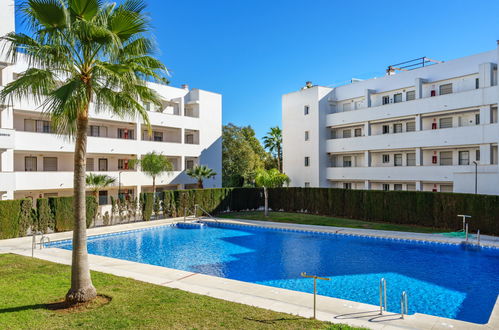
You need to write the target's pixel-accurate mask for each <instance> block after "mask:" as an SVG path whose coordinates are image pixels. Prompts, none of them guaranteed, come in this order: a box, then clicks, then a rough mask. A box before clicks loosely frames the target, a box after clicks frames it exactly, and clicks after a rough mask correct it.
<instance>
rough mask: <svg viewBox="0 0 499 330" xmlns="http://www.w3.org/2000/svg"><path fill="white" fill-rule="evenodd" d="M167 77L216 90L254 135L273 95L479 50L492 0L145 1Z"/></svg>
mask: <svg viewBox="0 0 499 330" xmlns="http://www.w3.org/2000/svg"><path fill="white" fill-rule="evenodd" d="M147 2H148V3H149V12H150V13H151V16H152V20H153V21H152V23H153V26H154V29H155V35H156V39H157V42H158V45H159V47H160V49H161V54H160V57H161V59H162V60H163V62H164V63H165V64H166V65H167V66H168V67H169V68H170V70H171V73H172V77H171V85H172V86H180V85H181V84H183V83H188V84H189V85H190V86H191V87H196V88H201V89H206V90H210V91H214V92H218V93H221V94H223V122H224V123H229V122H232V123H235V124H237V125H251V126H252V127H253V128H255V130H256V133H257V136H258V137H259V138H261V137H262V136H263V135H264V134H265V132H266V131H267V130H268V128H269V127H271V126H275V125H280V124H281V95H282V94H285V93H288V92H291V91H294V90H297V89H299V88H300V87H301V86H302V85H304V83H305V81H307V80H311V81H312V82H313V83H314V84H319V85H326V86H327V85H331V84H337V83H341V82H344V81H347V80H349V79H350V78H352V77H355V78H370V77H374V76H380V75H383V74H384V69H385V68H386V66H388V65H390V64H395V63H398V62H402V61H405V60H409V59H413V58H416V57H421V56H427V57H430V58H434V59H438V60H449V59H453V58H457V57H462V56H466V55H471V54H474V53H478V52H482V51H487V50H490V49H493V48H495V47H496V40H497V39H499V24H498V23H499V20H498V19H497V13H498V12H499V1H497V0H474V1H472V0H467V1H466V0H433V1H422V0H419V1H385V0H382V1H356V0H350V1H333V0H329V1H327V0H320V1H315V0H308V1H304V0H302V1H295V0H246V1H243V0H232V1H228V0H226V1H221V0H212V1H207V0H196V1H192V0H190V1H189V0H183V1H165V0H147Z"/></svg>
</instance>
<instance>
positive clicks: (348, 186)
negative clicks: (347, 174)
mask: <svg viewBox="0 0 499 330" xmlns="http://www.w3.org/2000/svg"><path fill="white" fill-rule="evenodd" d="M343 189H352V183H351V182H344V183H343Z"/></svg>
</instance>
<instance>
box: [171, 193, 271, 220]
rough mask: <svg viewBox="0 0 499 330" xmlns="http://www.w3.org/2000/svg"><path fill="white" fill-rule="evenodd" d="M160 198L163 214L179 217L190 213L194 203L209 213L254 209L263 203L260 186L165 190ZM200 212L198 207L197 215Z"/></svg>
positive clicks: (192, 210)
mask: <svg viewBox="0 0 499 330" xmlns="http://www.w3.org/2000/svg"><path fill="white" fill-rule="evenodd" d="M162 198H163V203H162V205H163V215H165V216H179V217H180V216H184V215H192V212H194V205H196V204H197V205H199V206H201V207H202V208H203V209H204V210H205V211H206V212H208V213H210V214H216V213H220V212H226V211H234V212H235V211H244V210H256V209H258V208H259V207H261V206H262V205H263V204H262V189H260V188H213V189H192V190H167V191H164V192H163V195H162ZM184 213H187V214H184ZM201 213H202V211H201V210H200V209H199V210H198V214H197V215H201Z"/></svg>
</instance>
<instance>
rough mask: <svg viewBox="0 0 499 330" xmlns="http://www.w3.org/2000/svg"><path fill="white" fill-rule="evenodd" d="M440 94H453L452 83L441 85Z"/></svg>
mask: <svg viewBox="0 0 499 330" xmlns="http://www.w3.org/2000/svg"><path fill="white" fill-rule="evenodd" d="M439 90H440V95H445V94H452V84H444V85H440V86H439Z"/></svg>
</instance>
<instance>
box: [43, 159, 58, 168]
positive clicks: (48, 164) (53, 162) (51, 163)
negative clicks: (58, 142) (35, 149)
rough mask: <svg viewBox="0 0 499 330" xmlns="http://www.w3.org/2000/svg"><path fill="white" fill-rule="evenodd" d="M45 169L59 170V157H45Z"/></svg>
mask: <svg viewBox="0 0 499 330" xmlns="http://www.w3.org/2000/svg"><path fill="white" fill-rule="evenodd" d="M43 170H44V171H57V157H43Z"/></svg>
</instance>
